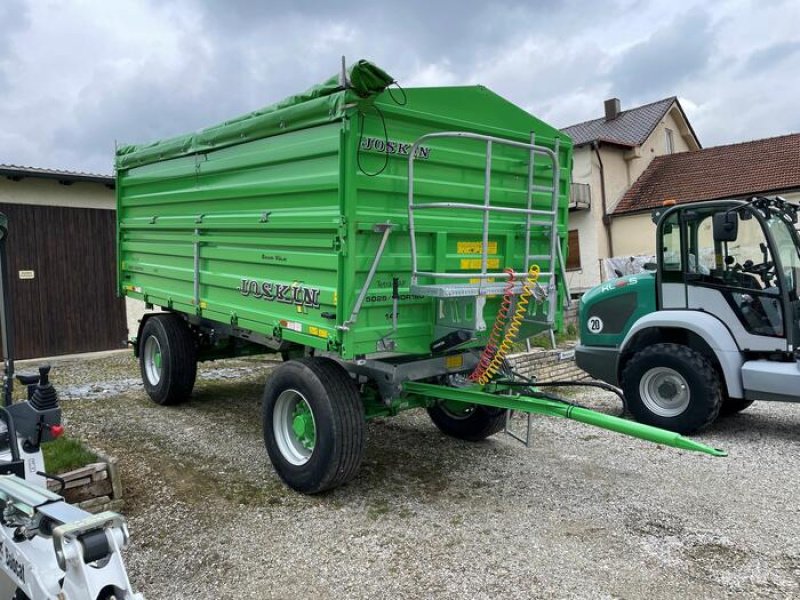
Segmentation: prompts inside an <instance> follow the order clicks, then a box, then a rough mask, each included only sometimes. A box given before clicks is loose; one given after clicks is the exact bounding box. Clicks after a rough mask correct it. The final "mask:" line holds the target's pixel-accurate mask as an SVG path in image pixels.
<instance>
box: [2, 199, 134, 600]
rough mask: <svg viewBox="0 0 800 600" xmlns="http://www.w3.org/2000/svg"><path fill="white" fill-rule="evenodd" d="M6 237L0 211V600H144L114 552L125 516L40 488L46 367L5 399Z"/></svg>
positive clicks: (56, 419)
mask: <svg viewBox="0 0 800 600" xmlns="http://www.w3.org/2000/svg"><path fill="white" fill-rule="evenodd" d="M7 236H8V222H7V219H6V217H5V215H3V214H0V335H2V350H3V357H4V373H3V385H2V396H3V397H2V400H0V511H2V512H0V600H50V599H52V600H112V599H114V600H144V598H143V596H142V595H141V594H136V593H134V592H133V590H132V588H131V584H130V581H129V580H128V574H127V572H126V570H125V565H124V563H123V561H122V556H121V554H120V551H121V550H123V549H125V548H126V547H127V546H128V542H129V536H128V527H127V524H126V522H125V518H124V517H123V516H121V515H119V514H117V513H113V512H104V513H101V514H97V515H93V514H91V513H89V512H86V511H85V510H82V509H80V508H77V507H75V506H72V505H71V504H69V503H68V502H66V501H65V500H64V498H62V497H61V496H59V495H58V494H56V493H53V492H51V491H49V490H48V489H47V480H48V479H55V480H58V479H59V478H58V477H55V476H51V475H48V474H47V473H46V472H45V467H44V459H43V457H42V451H41V444H42V443H45V442H48V441H52V440H53V439H55V438H56V437H58V436H60V435H61V434H62V433H63V427H62V426H61V409H60V408H59V405H58V394H57V393H56V390H55V389H54V388H53V386H52V385H51V384H50V382H49V380H48V376H49V371H50V367H49V366H45V367H41V368H40V369H39V374H38V375H33V376H19V378H18V379H19V381H20V383H22V384H24V385H27V387H28V399H27V400H26V401H22V402H13V400H12V389H13V382H14V359H13V352H12V339H13V323H12V322H11V319H10V318H9V315H10V307H9V293H8V292H9V287H8V283H9V278H8V268H7V264H8V263H7V258H6V239H7ZM62 483H63V482H62Z"/></svg>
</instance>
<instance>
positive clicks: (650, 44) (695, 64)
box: [610, 9, 714, 101]
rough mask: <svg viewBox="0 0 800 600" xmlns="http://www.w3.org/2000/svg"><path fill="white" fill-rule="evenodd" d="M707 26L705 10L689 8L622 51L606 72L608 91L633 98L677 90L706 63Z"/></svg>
mask: <svg viewBox="0 0 800 600" xmlns="http://www.w3.org/2000/svg"><path fill="white" fill-rule="evenodd" d="M710 25H711V20H710V18H709V15H708V14H707V13H706V12H704V11H702V10H699V9H695V10H691V11H689V12H687V13H685V14H683V15H681V16H679V17H678V18H676V19H675V20H673V21H672V22H671V23H670V24H668V25H667V26H666V27H663V28H662V29H659V30H657V31H656V32H655V33H654V34H653V35H652V36H651V37H650V38H649V39H648V40H646V41H644V42H640V43H638V44H635V45H634V46H632V47H631V48H629V49H628V50H626V51H625V52H624V53H623V54H622V56H621V57H620V58H619V60H618V61H617V62H616V64H615V65H614V67H613V68H612V70H611V73H610V79H611V83H612V93H613V94H615V95H619V96H620V97H622V98H625V99H626V100H627V99H630V100H635V101H638V100H642V99H653V98H654V97H655V96H658V95H674V94H677V93H679V91H680V90H679V88H678V86H679V84H680V83H681V82H683V81H685V80H686V79H687V78H689V77H691V76H693V75H697V74H698V73H700V72H702V71H703V70H705V68H706V67H707V65H708V63H709V59H710V57H711V54H712V51H713V49H714V32H713V31H712V29H711V27H710Z"/></svg>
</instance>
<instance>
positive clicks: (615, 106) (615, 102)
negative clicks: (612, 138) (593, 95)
mask: <svg viewBox="0 0 800 600" xmlns="http://www.w3.org/2000/svg"><path fill="white" fill-rule="evenodd" d="M603 104H604V106H605V108H606V121H613V120H614V119H616V118H617V117H618V116H619V113H620V105H619V98H609V99H608V100H606V101H605V102H604V103H603Z"/></svg>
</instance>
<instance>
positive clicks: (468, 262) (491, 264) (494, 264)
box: [461, 258, 500, 270]
mask: <svg viewBox="0 0 800 600" xmlns="http://www.w3.org/2000/svg"><path fill="white" fill-rule="evenodd" d="M461 268H462V269H472V270H477V269H480V268H481V259H480V258H462V259H461ZM486 268H487V269H499V268H500V259H499V258H489V259H487V260H486Z"/></svg>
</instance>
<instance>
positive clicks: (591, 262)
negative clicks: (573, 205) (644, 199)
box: [567, 105, 697, 292]
mask: <svg viewBox="0 0 800 600" xmlns="http://www.w3.org/2000/svg"><path fill="white" fill-rule="evenodd" d="M666 129H670V130H672V132H673V135H672V139H673V151H674V152H675V153H677V152H686V151H688V150H696V149H697V144H696V143H695V141H694V139H693V138H692V137H691V133H690V132H689V129H688V127H687V126H686V125H685V122H684V120H683V118H682V116H681V115H680V111H679V110H678V108H677V106H676V105H673V107H672V109H670V110H669V111H667V114H665V115H664V117H663V118H662V119H661V121H660V122H659V123H658V124H657V125H656V127H655V128H654V129H653V132H652V133H651V134H650V136H649V137H648V138H647V139H646V140H645V142H644V143H643V144H642V146H640V147H638V148H634V149H625V148H623V147H620V146H612V145H608V144H601V146H600V149H599V152H600V159H601V160H602V162H603V173H604V177H605V189H606V204H607V206H606V209H607V211H608V212H609V213H611V212H612V211H613V210H614V207H615V206H616V205H617V203H618V202H619V201H620V200H621V199H622V197H623V196H624V195H625V193H626V192H627V191H628V190H629V189H630V187H631V186H632V185H633V183H634V182H635V181H636V180H637V179H638V178H639V176H640V175H641V174H642V173H643V172H644V170H645V169H646V168H647V167H648V165H649V164H650V163H651V162H652V161H653V159H654V158H655V157H656V156H662V155H664V154H666V152H667V145H666ZM572 180H573V182H575V183H588V184H589V185H590V186H591V189H592V192H591V193H592V206H591V209H590V210H575V211H572V212H570V215H569V229H570V230H572V229H576V228H577V229H578V232H579V233H578V236H579V239H580V250H581V269H580V270H578V271H570V272H568V273H567V283H568V285H569V287H570V290H571V291H573V292H580V291H585V290H587V289H589V288H592V287H594V286H595V285H597V284H599V283H600V282H601V280H602V276H601V273H602V271H601V267H600V261H601V260H602V259H603V258H607V257H609V256H611V255H612V254H613V255H614V256H620V255H623V254H629V252H627V251H625V252H623V250H627V249H628V248H630V247H637V248H639V247H642V248H645V247H647V248H649V247H651V246H653V245H654V244H655V238H654V237H653V235H652V232H651V230H652V231H654V230H653V229H652V223H651V225H650V226H646V225H645V224H644V223H643V222H642V223H641V225H642V229H641V230H637V229H636V227H635V226H634V225H631V226H630V227H628V225H627V223H626V224H624V225H621V226H620V227H616V225H613V224H612V229H611V242H612V244H611V245H612V249H611V252H610V251H609V245H608V241H607V236H606V230H605V226H604V225H603V196H602V186H601V181H600V161H599V160H598V159H597V155H596V153H595V151H594V150H592V149H591V148H590V147H589V146H581V147H580V148H576V149H575V151H574V164H573V169H572ZM646 218H647V219H649V215H648V216H647V217H646ZM617 232H619V233H617ZM631 234H635V239H633V240H632V239H629V237H628V236H629V235H631ZM642 253H644V252H642Z"/></svg>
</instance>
